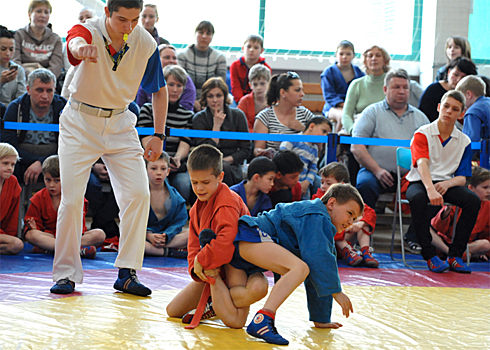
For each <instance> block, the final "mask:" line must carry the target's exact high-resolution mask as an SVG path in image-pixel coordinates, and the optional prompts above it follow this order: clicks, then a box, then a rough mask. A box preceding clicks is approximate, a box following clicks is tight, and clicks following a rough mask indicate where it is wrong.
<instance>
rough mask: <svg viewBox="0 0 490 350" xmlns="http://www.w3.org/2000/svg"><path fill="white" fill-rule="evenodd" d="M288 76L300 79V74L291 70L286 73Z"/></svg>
mask: <svg viewBox="0 0 490 350" xmlns="http://www.w3.org/2000/svg"><path fill="white" fill-rule="evenodd" d="M286 76H287V77H288V79H299V75H298V73H296V72H291V71H289V72H287V73H286Z"/></svg>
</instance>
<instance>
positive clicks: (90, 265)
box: [0, 244, 490, 274]
mask: <svg viewBox="0 0 490 350" xmlns="http://www.w3.org/2000/svg"><path fill="white" fill-rule="evenodd" d="M31 251H32V246H31V245H29V244H26V246H25V247H24V250H22V252H20V253H19V254H18V255H13V256H6V255H0V274H2V273H5V274H11V273H27V272H46V271H51V270H52V268H53V255H50V254H32V253H31ZM116 256H117V253H115V252H97V256H96V258H95V259H94V260H90V259H82V264H83V268H84V269H85V270H99V269H114V268H115V267H114V261H115V260H116ZM373 256H374V258H375V259H377V260H378V261H379V263H380V265H379V268H381V269H406V268H407V267H406V266H405V265H404V264H403V262H401V261H393V260H391V257H390V255H389V254H373ZM395 258H398V259H401V254H395ZM407 258H408V259H418V260H420V265H422V266H425V265H424V264H425V262H424V261H423V260H422V257H421V256H420V255H411V254H410V255H407ZM337 263H338V266H339V267H341V268H343V267H345V268H350V266H349V265H348V264H347V261H346V260H338V261H337ZM416 264H418V263H416ZM143 267H145V268H162V267H165V268H175V267H187V260H186V259H174V258H163V257H145V259H144V262H143ZM470 267H471V270H472V271H475V272H477V271H478V272H490V263H489V262H478V263H473V262H472V263H471V265H470ZM355 268H356V269H358V268H361V269H365V268H366V267H355Z"/></svg>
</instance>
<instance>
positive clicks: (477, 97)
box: [456, 75, 490, 157]
mask: <svg viewBox="0 0 490 350" xmlns="http://www.w3.org/2000/svg"><path fill="white" fill-rule="evenodd" d="M456 90H458V91H461V92H462V93H463V94H464V95H465V98H466V112H465V115H464V125H463V133H464V134H466V135H468V136H469V138H470V139H471V141H473V142H478V141H480V140H481V139H489V138H490V97H486V96H485V91H486V87H485V83H484V82H483V80H482V79H481V78H480V77H476V76H474V75H470V76H467V77H464V78H463V79H461V80H460V81H459V83H458V85H456ZM479 153H480V152H478V151H476V152H475V156H477V157H479Z"/></svg>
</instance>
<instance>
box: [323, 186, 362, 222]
mask: <svg viewBox="0 0 490 350" xmlns="http://www.w3.org/2000/svg"><path fill="white" fill-rule="evenodd" d="M330 198H335V199H337V203H338V204H340V205H342V204H345V203H347V202H349V201H354V202H356V203H357V204H358V205H359V208H360V209H361V211H360V213H359V216H361V215H362V214H363V213H364V201H363V200H362V197H361V194H360V193H359V191H358V190H357V189H356V188H355V187H354V186H352V185H351V184H333V185H332V186H330V187H329V189H328V190H327V192H325V194H324V195H323V197H322V202H323V204H325V205H326V204H327V203H328V200H329V199H330Z"/></svg>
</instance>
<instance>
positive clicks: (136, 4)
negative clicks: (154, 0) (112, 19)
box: [106, 0, 143, 16]
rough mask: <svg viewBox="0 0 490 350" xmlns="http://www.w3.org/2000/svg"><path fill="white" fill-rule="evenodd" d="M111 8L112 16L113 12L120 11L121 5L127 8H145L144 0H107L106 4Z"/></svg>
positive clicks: (110, 13)
mask: <svg viewBox="0 0 490 350" xmlns="http://www.w3.org/2000/svg"><path fill="white" fill-rule="evenodd" d="M106 6H107V8H108V9H109V16H112V13H113V12H117V11H119V8H120V7H124V8H127V9H140V11H141V10H142V9H143V0H107V4H106Z"/></svg>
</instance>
